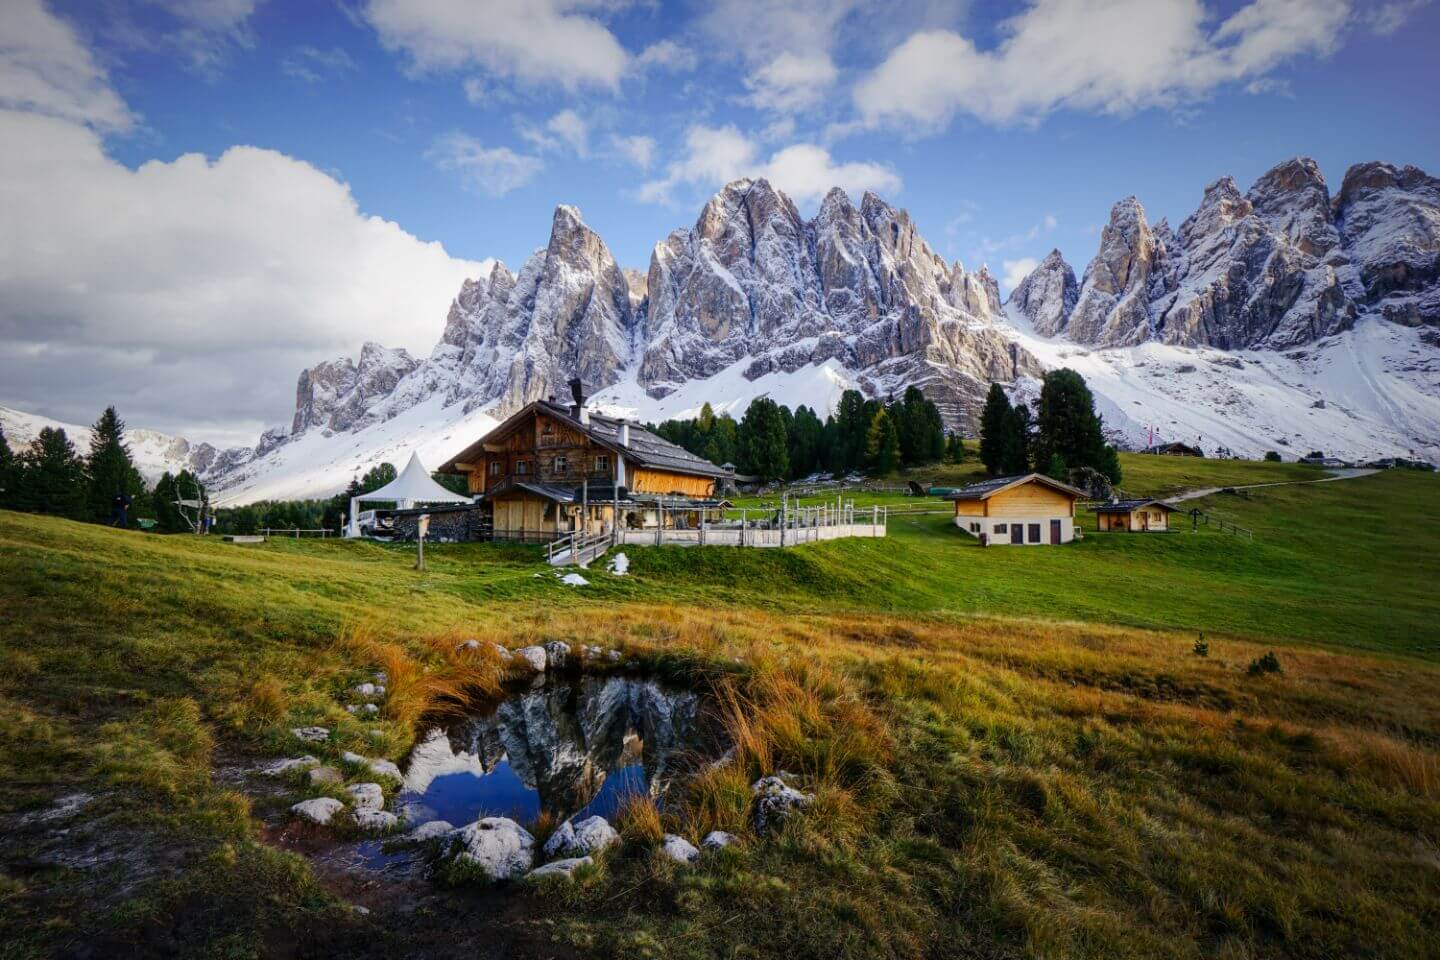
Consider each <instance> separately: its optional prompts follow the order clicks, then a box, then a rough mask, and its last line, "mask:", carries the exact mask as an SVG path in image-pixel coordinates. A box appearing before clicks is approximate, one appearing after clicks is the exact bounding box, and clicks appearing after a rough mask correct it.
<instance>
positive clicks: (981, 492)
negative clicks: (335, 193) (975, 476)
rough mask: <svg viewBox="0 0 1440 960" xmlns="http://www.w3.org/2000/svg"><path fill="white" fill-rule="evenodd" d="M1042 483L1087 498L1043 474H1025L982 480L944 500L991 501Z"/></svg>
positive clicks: (953, 491)
mask: <svg viewBox="0 0 1440 960" xmlns="http://www.w3.org/2000/svg"><path fill="white" fill-rule="evenodd" d="M1031 482H1034V483H1040V484H1043V485H1045V486H1047V487H1049V488H1050V489H1052V490H1055V491H1058V492H1060V493H1064V494H1067V495H1069V496H1071V497H1074V498H1075V499H1077V500H1078V499H1080V498H1081V497H1084V496H1085V491H1084V490H1079V489H1076V488H1075V487H1072V486H1070V484H1068V483H1061V482H1060V481H1059V480H1056V479H1054V478H1053V477H1047V476H1045V474H1043V473H1025V474H1019V475H1017V476H1013V477H993V478H991V479H989V480H982V481H980V482H979V483H972V484H970V485H969V486H968V487H961V488H960V489H959V490H951V491H950V492H949V493H947V494H945V496H944V497H943V498H942V499H945V500H989V499H990V498H991V497H993V496H995V494H997V493H1001V492H1003V491H1005V490H1009V489H1011V488H1013V487H1019V486H1023V485H1024V484H1027V483H1031Z"/></svg>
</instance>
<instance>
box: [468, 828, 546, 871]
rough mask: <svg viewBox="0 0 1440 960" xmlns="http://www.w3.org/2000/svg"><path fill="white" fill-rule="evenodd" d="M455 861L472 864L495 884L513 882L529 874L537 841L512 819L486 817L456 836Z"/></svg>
mask: <svg viewBox="0 0 1440 960" xmlns="http://www.w3.org/2000/svg"><path fill="white" fill-rule="evenodd" d="M455 838H456V840H458V841H459V844H460V852H459V853H458V854H456V860H457V861H459V862H462V863H468V864H472V865H473V866H475V867H477V868H479V870H480V871H481V872H482V873H483V874H484V875H485V876H486V877H488V878H489V879H490V880H492V881H501V880H512V879H514V878H516V877H521V876H524V875H525V874H526V873H528V872H530V868H531V866H532V865H533V864H534V862H535V838H534V837H532V836H531V835H530V833H529V831H527V830H526V829H525V828H524V827H522V826H520V824H518V823H516V822H515V821H514V820H511V819H510V818H509V817H485V818H483V819H480V820H476V821H475V822H474V823H472V824H470V825H469V826H468V827H462V828H460V830H458V831H456V833H455Z"/></svg>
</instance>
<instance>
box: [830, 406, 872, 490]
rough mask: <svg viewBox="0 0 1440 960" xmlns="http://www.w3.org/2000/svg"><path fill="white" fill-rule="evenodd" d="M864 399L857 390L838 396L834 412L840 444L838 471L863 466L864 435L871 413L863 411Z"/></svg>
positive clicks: (867, 428) (868, 426) (868, 427)
mask: <svg viewBox="0 0 1440 960" xmlns="http://www.w3.org/2000/svg"><path fill="white" fill-rule="evenodd" d="M865 405H866V404H865V397H864V395H863V394H861V393H860V391H859V390H846V391H845V392H844V393H842V394H841V395H840V404H839V406H838V407H837V408H836V411H835V426H836V429H837V434H838V437H837V439H838V440H839V443H840V451H839V454H838V457H837V458H838V461H839V464H840V468H839V470H837V471H836V472H844V471H847V470H854V469H856V468H857V467H861V466H864V464H865V434H866V431H867V430H869V429H870V416H871V414H872V413H873V411H867V410H866V409H865Z"/></svg>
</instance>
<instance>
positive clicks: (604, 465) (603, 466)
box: [595, 453, 610, 473]
mask: <svg viewBox="0 0 1440 960" xmlns="http://www.w3.org/2000/svg"><path fill="white" fill-rule="evenodd" d="M595 472H596V473H609V472H610V455H609V454H608V453H602V454H600V455H599V456H597V457H596V458H595Z"/></svg>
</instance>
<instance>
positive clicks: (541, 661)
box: [515, 646, 545, 673]
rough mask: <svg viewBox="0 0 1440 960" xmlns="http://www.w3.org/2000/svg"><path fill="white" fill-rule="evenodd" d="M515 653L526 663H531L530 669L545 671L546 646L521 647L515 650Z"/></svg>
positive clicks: (538, 671)
mask: <svg viewBox="0 0 1440 960" xmlns="http://www.w3.org/2000/svg"><path fill="white" fill-rule="evenodd" d="M515 655H516V656H517V657H519V658H520V659H521V660H524V661H525V662H526V663H528V664H530V669H531V670H534V671H535V672H536V673H544V672H545V648H544V647H536V646H529V647H521V648H520V649H519V650H516V651H515Z"/></svg>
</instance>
